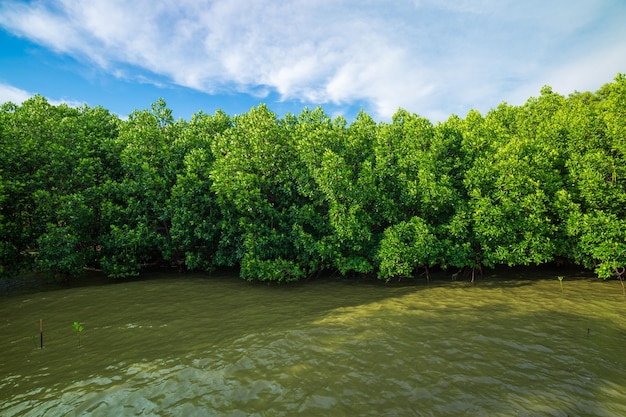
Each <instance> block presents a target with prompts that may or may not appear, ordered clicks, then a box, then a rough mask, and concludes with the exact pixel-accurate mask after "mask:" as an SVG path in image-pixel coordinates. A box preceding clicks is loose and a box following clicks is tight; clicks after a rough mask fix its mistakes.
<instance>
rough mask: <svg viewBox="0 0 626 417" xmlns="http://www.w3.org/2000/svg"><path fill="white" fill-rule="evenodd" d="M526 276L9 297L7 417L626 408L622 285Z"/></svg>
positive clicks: (149, 285) (0, 386) (3, 407)
mask: <svg viewBox="0 0 626 417" xmlns="http://www.w3.org/2000/svg"><path fill="white" fill-rule="evenodd" d="M532 275H533V273H531V272H524V273H512V272H511V273H504V274H503V273H499V274H495V275H492V276H487V277H485V278H482V279H479V280H478V282H477V284H476V285H475V286H470V285H469V284H468V283H467V282H465V281H456V282H453V281H449V280H448V279H446V278H441V279H440V280H438V281H435V282H433V283H430V284H425V283H419V284H416V285H406V284H404V285H398V284H393V285H390V284H381V283H376V282H354V281H349V280H344V281H341V280H336V279H325V280H316V281H309V282H303V283H300V284H296V285H285V286H267V285H262V284H248V283H245V282H243V281H241V280H239V279H237V278H235V277H233V276H212V277H208V276H204V275H185V276H184V278H181V275H178V274H173V275H169V276H168V275H159V276H154V277H151V278H152V279H146V280H140V281H131V282H123V283H115V284H110V283H109V284H107V283H106V282H107V281H103V282H100V281H102V280H101V279H100V278H98V277H91V278H90V279H91V280H92V281H93V282H94V285H86V284H87V283H89V281H86V282H85V283H84V285H80V286H73V287H60V288H57V289H54V290H47V291H45V292H30V293H25V294H24V293H23V294H20V295H15V294H13V295H11V296H6V295H5V296H1V297H0V415H2V416H42V415H46V416H66V415H93V416H111V415H115V416H122V415H129V416H152V415H159V416H183V415H184V416H194V415H197V416H207V415H216V416H250V415H257V416H293V415H311V416H329V415H332V416H357V415H359V416H368V415H369V416H406V415H418V416H419V415H424V416H458V415H472V416H480V415H489V416H493V415H501V416H536V415H541V416H544V415H550V416H567V415H570V416H571V415H600V416H620V415H626V354H625V353H624V347H625V342H626V298H625V297H624V296H623V295H622V291H621V287H620V286H619V283H617V282H615V281H608V282H603V281H600V280H597V279H594V278H590V277H583V276H575V275H571V274H569V275H567V276H566V277H565V279H564V280H563V291H562V292H561V288H560V285H559V281H558V280H557V278H556V275H552V274H550V273H547V272H543V273H542V275H539V276H537V275H536V274H535V275H534V276H532ZM40 319H43V320H44V348H43V349H40V348H39V320H40ZM74 321H79V322H81V323H82V324H83V326H84V330H83V332H81V333H80V345H81V346H80V347H79V337H78V336H79V335H78V333H77V332H76V331H74V329H73V328H72V323H73V322H74Z"/></svg>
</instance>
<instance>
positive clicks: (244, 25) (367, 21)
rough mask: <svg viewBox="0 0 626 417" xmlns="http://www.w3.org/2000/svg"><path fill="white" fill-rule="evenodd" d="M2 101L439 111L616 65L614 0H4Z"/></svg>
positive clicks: (625, 20)
mask: <svg viewBox="0 0 626 417" xmlns="http://www.w3.org/2000/svg"><path fill="white" fill-rule="evenodd" d="M0 46H1V47H0V102H5V101H13V102H16V103H20V102H22V101H23V100H25V99H26V98H28V97H29V96H32V95H33V94H41V95H43V96H45V97H46V98H48V100H49V101H50V102H52V103H61V102H65V103H68V104H70V105H80V104H83V103H86V104H87V105H89V106H97V105H101V106H103V107H105V108H107V109H109V110H111V111H112V112H114V113H116V114H118V115H120V116H121V117H125V116H126V115H128V114H129V113H131V112H132V111H133V110H135V109H145V108H149V107H150V104H151V103H152V102H154V101H155V100H156V99H158V98H159V97H162V98H164V99H165V100H166V102H167V103H168V106H169V107H170V108H171V109H172V110H173V111H174V115H175V117H177V118H178V117H182V118H184V119H187V120H189V119H190V117H191V115H192V114H193V113H195V112H197V111H198V110H203V111H204V112H206V113H210V114H212V113H214V112H215V110H217V109H222V110H224V111H225V112H226V113H228V114H231V115H234V114H239V113H244V112H247V111H248V110H249V109H250V108H251V107H252V106H255V105H257V104H259V103H265V104H267V105H268V106H269V108H270V109H271V110H273V111H274V112H276V113H277V114H278V115H279V116H282V115H284V114H285V113H287V112H291V113H294V114H298V113H300V112H301V111H302V109H303V108H304V107H309V108H313V107H316V106H318V105H321V106H322V107H323V109H324V110H325V111H326V113H327V114H329V115H331V116H337V115H343V116H345V117H346V118H347V119H348V120H350V119H352V118H353V117H354V115H355V114H356V113H357V112H358V111H359V110H360V109H363V110H365V111H366V112H367V113H368V114H370V115H371V116H372V117H374V118H375V119H376V120H381V121H386V120H389V119H390V118H391V116H392V115H393V113H394V112H395V111H396V110H397V109H398V108H399V107H402V108H404V109H406V110H408V111H410V112H412V113H417V114H419V115H422V116H425V117H428V118H429V119H431V120H432V121H443V120H445V119H447V118H448V116H450V115H451V114H457V115H460V116H462V117H463V116H465V115H466V114H467V112H468V111H469V110H470V109H477V110H479V111H480V112H482V113H485V112H487V111H488V110H489V109H490V108H493V107H496V106H497V105H498V104H499V103H501V102H503V101H506V102H508V103H511V104H522V103H523V102H524V101H526V100H527V99H528V98H529V97H531V96H537V95H538V94H539V90H540V89H541V87H542V86H543V85H550V86H552V87H553V89H554V90H555V91H557V92H559V93H561V94H564V95H567V94H570V93H572V92H574V91H588V90H589V91H595V90H597V89H598V88H599V87H600V86H602V85H603V84H605V83H607V82H610V81H612V80H613V78H614V77H615V75H616V74H617V73H618V72H622V73H624V72H626V1H624V0H558V1H557V0H542V1H539V0H524V1H520V0H395V1H382V0H381V1H375V0H355V1H352V0H348V1H336V0H317V1H311V0H306V1H304V0H302V1H300V0H293V1H276V0H247V1H244V0H223V1H211V0H133V1H128V0H90V1H76V0H58V1H45V0H40V1H12V0H0Z"/></svg>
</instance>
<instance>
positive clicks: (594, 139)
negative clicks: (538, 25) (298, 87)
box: [0, 74, 626, 282]
mask: <svg viewBox="0 0 626 417" xmlns="http://www.w3.org/2000/svg"><path fill="white" fill-rule="evenodd" d="M624 108H626V76H624V75H622V74H619V75H618V76H617V77H616V78H615V80H614V81H613V82H611V83H608V84H606V85H605V86H603V87H602V88H601V89H600V90H599V91H598V92H596V93H591V92H585V93H575V94H572V95H570V96H569V97H563V96H561V95H559V94H556V93H555V92H553V91H552V89H551V88H549V87H544V88H542V89H541V91H540V95H539V96H538V97H532V98H530V99H529V100H528V101H527V102H526V103H525V104H523V105H521V106H511V105H508V104H506V103H502V104H501V105H499V106H498V107H497V108H495V109H493V110H491V111H490V112H488V113H487V114H486V115H481V114H480V113H479V112H477V111H474V110H472V111H470V112H469V113H468V114H467V115H466V116H465V118H461V117H458V116H455V115H453V116H451V117H450V118H449V119H448V120H447V121H445V122H443V123H437V124H433V123H431V122H430V121H429V120H427V119H425V118H423V117H420V116H418V115H415V114H411V113H409V112H407V111H406V110H402V109H400V110H398V111H397V112H396V114H395V115H394V116H393V118H392V120H391V121H390V122H386V123H376V122H375V121H374V120H373V119H372V118H371V117H370V116H369V115H367V114H366V113H365V112H361V113H360V114H359V115H358V116H357V117H356V118H355V120H354V121H353V122H351V123H348V122H347V121H346V120H345V119H343V118H341V117H338V118H335V119H331V118H330V117H329V116H328V115H326V114H325V113H324V112H323V110H322V109H320V108H317V109H314V110H309V109H305V110H304V111H303V112H302V113H301V114H300V115H298V116H294V115H290V114H288V115H286V116H285V117H284V118H279V117H277V115H276V114H274V113H272V112H271V111H270V110H269V109H268V108H267V107H266V106H264V105H260V106H258V107H256V108H252V109H251V110H250V111H249V112H248V113H245V114H242V115H238V116H235V117H230V116H228V115H226V114H225V113H223V112H221V111H218V112H216V113H215V114H214V115H212V116H210V115H207V114H204V113H202V112H199V113H197V114H195V115H194V116H193V117H192V119H191V121H189V122H186V121H184V120H174V118H173V117H172V111H171V110H170V109H169V108H168V107H167V105H166V103H165V102H164V101H163V100H162V99H159V100H157V101H156V102H155V103H153V104H152V105H151V106H150V108H149V109H147V110H136V111H134V112H133V113H132V114H130V115H129V116H128V119H127V120H120V119H119V118H117V117H116V116H114V115H111V114H110V113H109V112H108V111H107V110H106V109H103V108H101V107H95V108H90V107H87V106H84V107H81V108H71V107H68V106H66V105H60V106H53V105H51V104H49V103H48V102H47V101H46V100H45V99H44V98H43V97H40V96H35V97H33V98H31V99H29V100H26V101H25V102H24V103H22V104H21V105H15V104H12V103H5V104H3V105H2V106H1V107H0V149H1V151H0V235H1V236H2V239H1V240H0V272H1V273H3V274H7V273H16V272H18V271H20V270H24V269H40V270H46V271H50V272H53V273H58V274H66V275H77V274H80V273H81V272H82V271H83V270H84V269H86V268H97V269H101V270H102V271H103V272H104V273H105V274H107V275H108V276H111V277H126V276H135V275H138V274H139V273H140V272H141V271H142V270H143V269H145V268H147V267H151V266H176V267H178V268H180V269H189V270H211V269H212V268H215V267H219V266H236V267H239V268H240V274H241V277H243V278H245V279H249V280H267V281H276V282H283V281H293V280H299V279H302V278H304V277H307V276H310V275H311V274H314V273H316V272H319V271H322V270H329V269H330V270H336V271H338V272H339V273H341V274H356V273H366V274H369V273H375V274H377V276H378V277H379V278H380V279H384V280H388V279H391V278H393V277H413V276H415V275H416V273H417V272H418V270H419V269H422V268H423V269H425V270H426V271H427V272H428V270H429V269H433V268H441V269H445V268H448V267H454V268H460V269H462V268H471V269H475V268H480V267H481V266H483V265H485V266H496V265H511V266H513V265H529V264H535V265H539V264H544V263H547V262H553V261H558V262H571V263H576V264H579V265H583V266H584V267H586V268H590V269H594V270H595V271H596V272H597V274H598V275H599V276H600V277H602V278H608V277H611V276H621V277H623V271H624V270H625V268H626V243H625V242H626V223H625V221H626V220H625V219H626V122H625V120H626V117H624ZM620 274H621V275H620Z"/></svg>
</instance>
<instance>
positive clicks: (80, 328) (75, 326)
mask: <svg viewBox="0 0 626 417" xmlns="http://www.w3.org/2000/svg"><path fill="white" fill-rule="evenodd" d="M72 328H73V329H74V331H75V332H76V335H77V336H78V347H81V335H82V333H83V330H84V329H85V328H84V327H83V325H82V324H81V323H79V322H77V321H75V322H74V323H72Z"/></svg>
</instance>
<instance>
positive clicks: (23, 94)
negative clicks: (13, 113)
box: [0, 84, 32, 104]
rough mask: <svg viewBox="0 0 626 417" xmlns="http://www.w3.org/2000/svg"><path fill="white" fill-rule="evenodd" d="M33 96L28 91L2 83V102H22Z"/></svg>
mask: <svg viewBox="0 0 626 417" xmlns="http://www.w3.org/2000/svg"><path fill="white" fill-rule="evenodd" d="M30 97H32V94H31V93H29V92H28V91H24V90H22V89H19V88H17V87H13V86H11V85H8V84H0V103H6V102H9V101H10V102H12V103H15V104H22V102H24V101H26V100H28V99H29V98H30Z"/></svg>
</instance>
